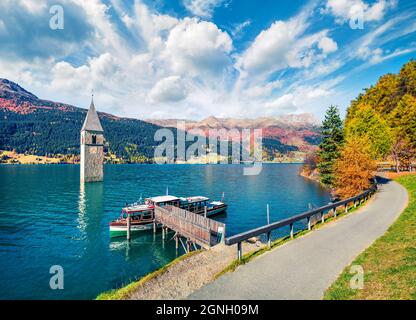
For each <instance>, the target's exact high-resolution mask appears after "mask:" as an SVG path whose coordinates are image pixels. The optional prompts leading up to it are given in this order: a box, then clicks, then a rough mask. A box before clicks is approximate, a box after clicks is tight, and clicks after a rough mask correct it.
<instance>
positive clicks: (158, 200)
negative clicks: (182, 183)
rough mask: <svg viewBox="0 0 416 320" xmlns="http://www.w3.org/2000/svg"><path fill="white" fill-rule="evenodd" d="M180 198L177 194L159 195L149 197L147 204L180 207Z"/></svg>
mask: <svg viewBox="0 0 416 320" xmlns="http://www.w3.org/2000/svg"><path fill="white" fill-rule="evenodd" d="M179 203H180V199H179V198H178V197H175V196H169V195H167V196H158V197H153V198H147V199H146V204H148V205H152V206H157V207H164V206H175V207H179Z"/></svg>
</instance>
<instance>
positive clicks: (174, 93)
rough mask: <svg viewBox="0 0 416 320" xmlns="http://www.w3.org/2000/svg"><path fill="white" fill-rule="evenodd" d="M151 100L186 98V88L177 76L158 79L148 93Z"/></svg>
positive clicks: (170, 100) (171, 100)
mask: <svg viewBox="0 0 416 320" xmlns="http://www.w3.org/2000/svg"><path fill="white" fill-rule="evenodd" d="M149 98H150V101H151V102H177V101H181V100H183V99H185V98H186V89H185V86H184V84H183V83H182V79H181V77H179V76H170V77H167V78H163V79H161V80H159V81H158V82H157V83H156V84H155V85H154V87H153V88H152V90H151V91H150V93H149Z"/></svg>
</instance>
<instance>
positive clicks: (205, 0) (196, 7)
mask: <svg viewBox="0 0 416 320" xmlns="http://www.w3.org/2000/svg"><path fill="white" fill-rule="evenodd" d="M224 2H225V1H224V0H183V5H184V6H185V8H186V9H187V10H188V11H189V12H190V13H192V14H193V15H195V16H198V17H202V18H211V16H212V14H213V12H214V10H215V8H217V7H219V6H220V5H222V4H223V3H224Z"/></svg>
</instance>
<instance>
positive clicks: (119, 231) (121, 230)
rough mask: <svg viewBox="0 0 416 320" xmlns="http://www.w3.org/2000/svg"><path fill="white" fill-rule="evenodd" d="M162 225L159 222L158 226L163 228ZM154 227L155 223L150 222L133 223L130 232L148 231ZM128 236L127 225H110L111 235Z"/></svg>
mask: <svg viewBox="0 0 416 320" xmlns="http://www.w3.org/2000/svg"><path fill="white" fill-rule="evenodd" d="M161 227H162V225H161V224H158V225H157V226H156V228H161ZM152 229H153V223H152V222H149V223H146V224H140V225H131V226H130V232H131V233H136V232H140V231H147V230H152ZM122 236H127V225H119V226H111V225H110V237H112V238H113V237H122Z"/></svg>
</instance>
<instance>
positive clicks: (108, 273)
mask: <svg viewBox="0 0 416 320" xmlns="http://www.w3.org/2000/svg"><path fill="white" fill-rule="evenodd" d="M299 168H300V166H299V165H296V164H264V165H263V169H262V171H261V173H260V174H259V175H257V176H244V175H243V166H241V165H106V166H105V181H104V182H103V183H92V184H86V185H85V186H84V185H82V184H80V182H79V166H76V165H32V166H31V165H1V166H0V177H1V184H0V200H1V201H0V299H93V298H95V297H96V296H97V294H99V293H101V292H103V291H106V290H109V289H113V288H117V287H120V286H122V285H124V284H127V283H129V282H131V281H133V280H135V279H138V278H140V277H141V276H143V275H145V274H147V273H149V272H151V271H153V270H155V269H157V268H159V267H161V266H163V265H165V264H166V263H168V262H169V261H171V260H173V259H174V258H175V257H176V256H177V253H176V250H175V244H174V241H165V242H164V241H162V237H161V234H160V233H157V234H156V235H154V234H153V233H152V232H146V233H143V234H141V235H139V236H136V237H134V238H133V240H132V241H131V244H130V245H127V242H126V241H125V239H124V238H119V239H118V240H110V238H109V231H108V223H109V221H110V220H112V219H115V218H117V217H118V216H119V214H120V209H121V207H122V206H124V204H125V203H126V202H134V201H136V200H138V199H139V198H140V195H142V196H143V198H145V197H150V196H155V195H163V194H165V193H166V187H167V186H168V187H169V193H170V194H172V195H176V196H191V195H204V196H208V197H210V198H211V199H212V200H219V199H220V198H221V194H222V192H225V200H226V202H227V203H228V205H229V208H228V210H227V213H226V214H222V215H220V216H217V217H216V218H215V219H217V220H219V221H222V222H225V223H226V224H227V235H232V234H236V233H239V232H242V231H246V230H249V229H252V228H254V227H258V226H261V225H263V224H265V223H266V222H267V218H266V204H267V203H268V204H269V205H270V217H271V221H272V222H273V221H277V220H280V219H283V218H286V217H289V216H292V215H295V214H298V213H301V212H303V211H306V210H308V206H309V205H313V206H321V205H324V204H326V203H328V202H329V201H330V196H329V194H328V193H327V192H326V191H325V190H324V189H322V188H321V187H320V186H319V185H318V184H317V183H314V182H311V181H308V180H305V179H304V178H302V177H300V176H299V175H298V171H299ZM296 227H297V228H298V229H299V228H303V227H304V226H303V225H302V223H299V224H298V225H297V226H296ZM287 232H288V230H279V231H278V232H276V233H275V234H274V236H275V237H277V236H280V235H283V234H287ZM168 239H170V237H168V238H167V240H168ZM179 254H182V252H180V253H179ZM52 265H60V266H62V267H63V269H64V289H63V290H52V289H50V287H49V280H50V277H51V276H52V275H51V274H49V269H50V267H51V266H52Z"/></svg>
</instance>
